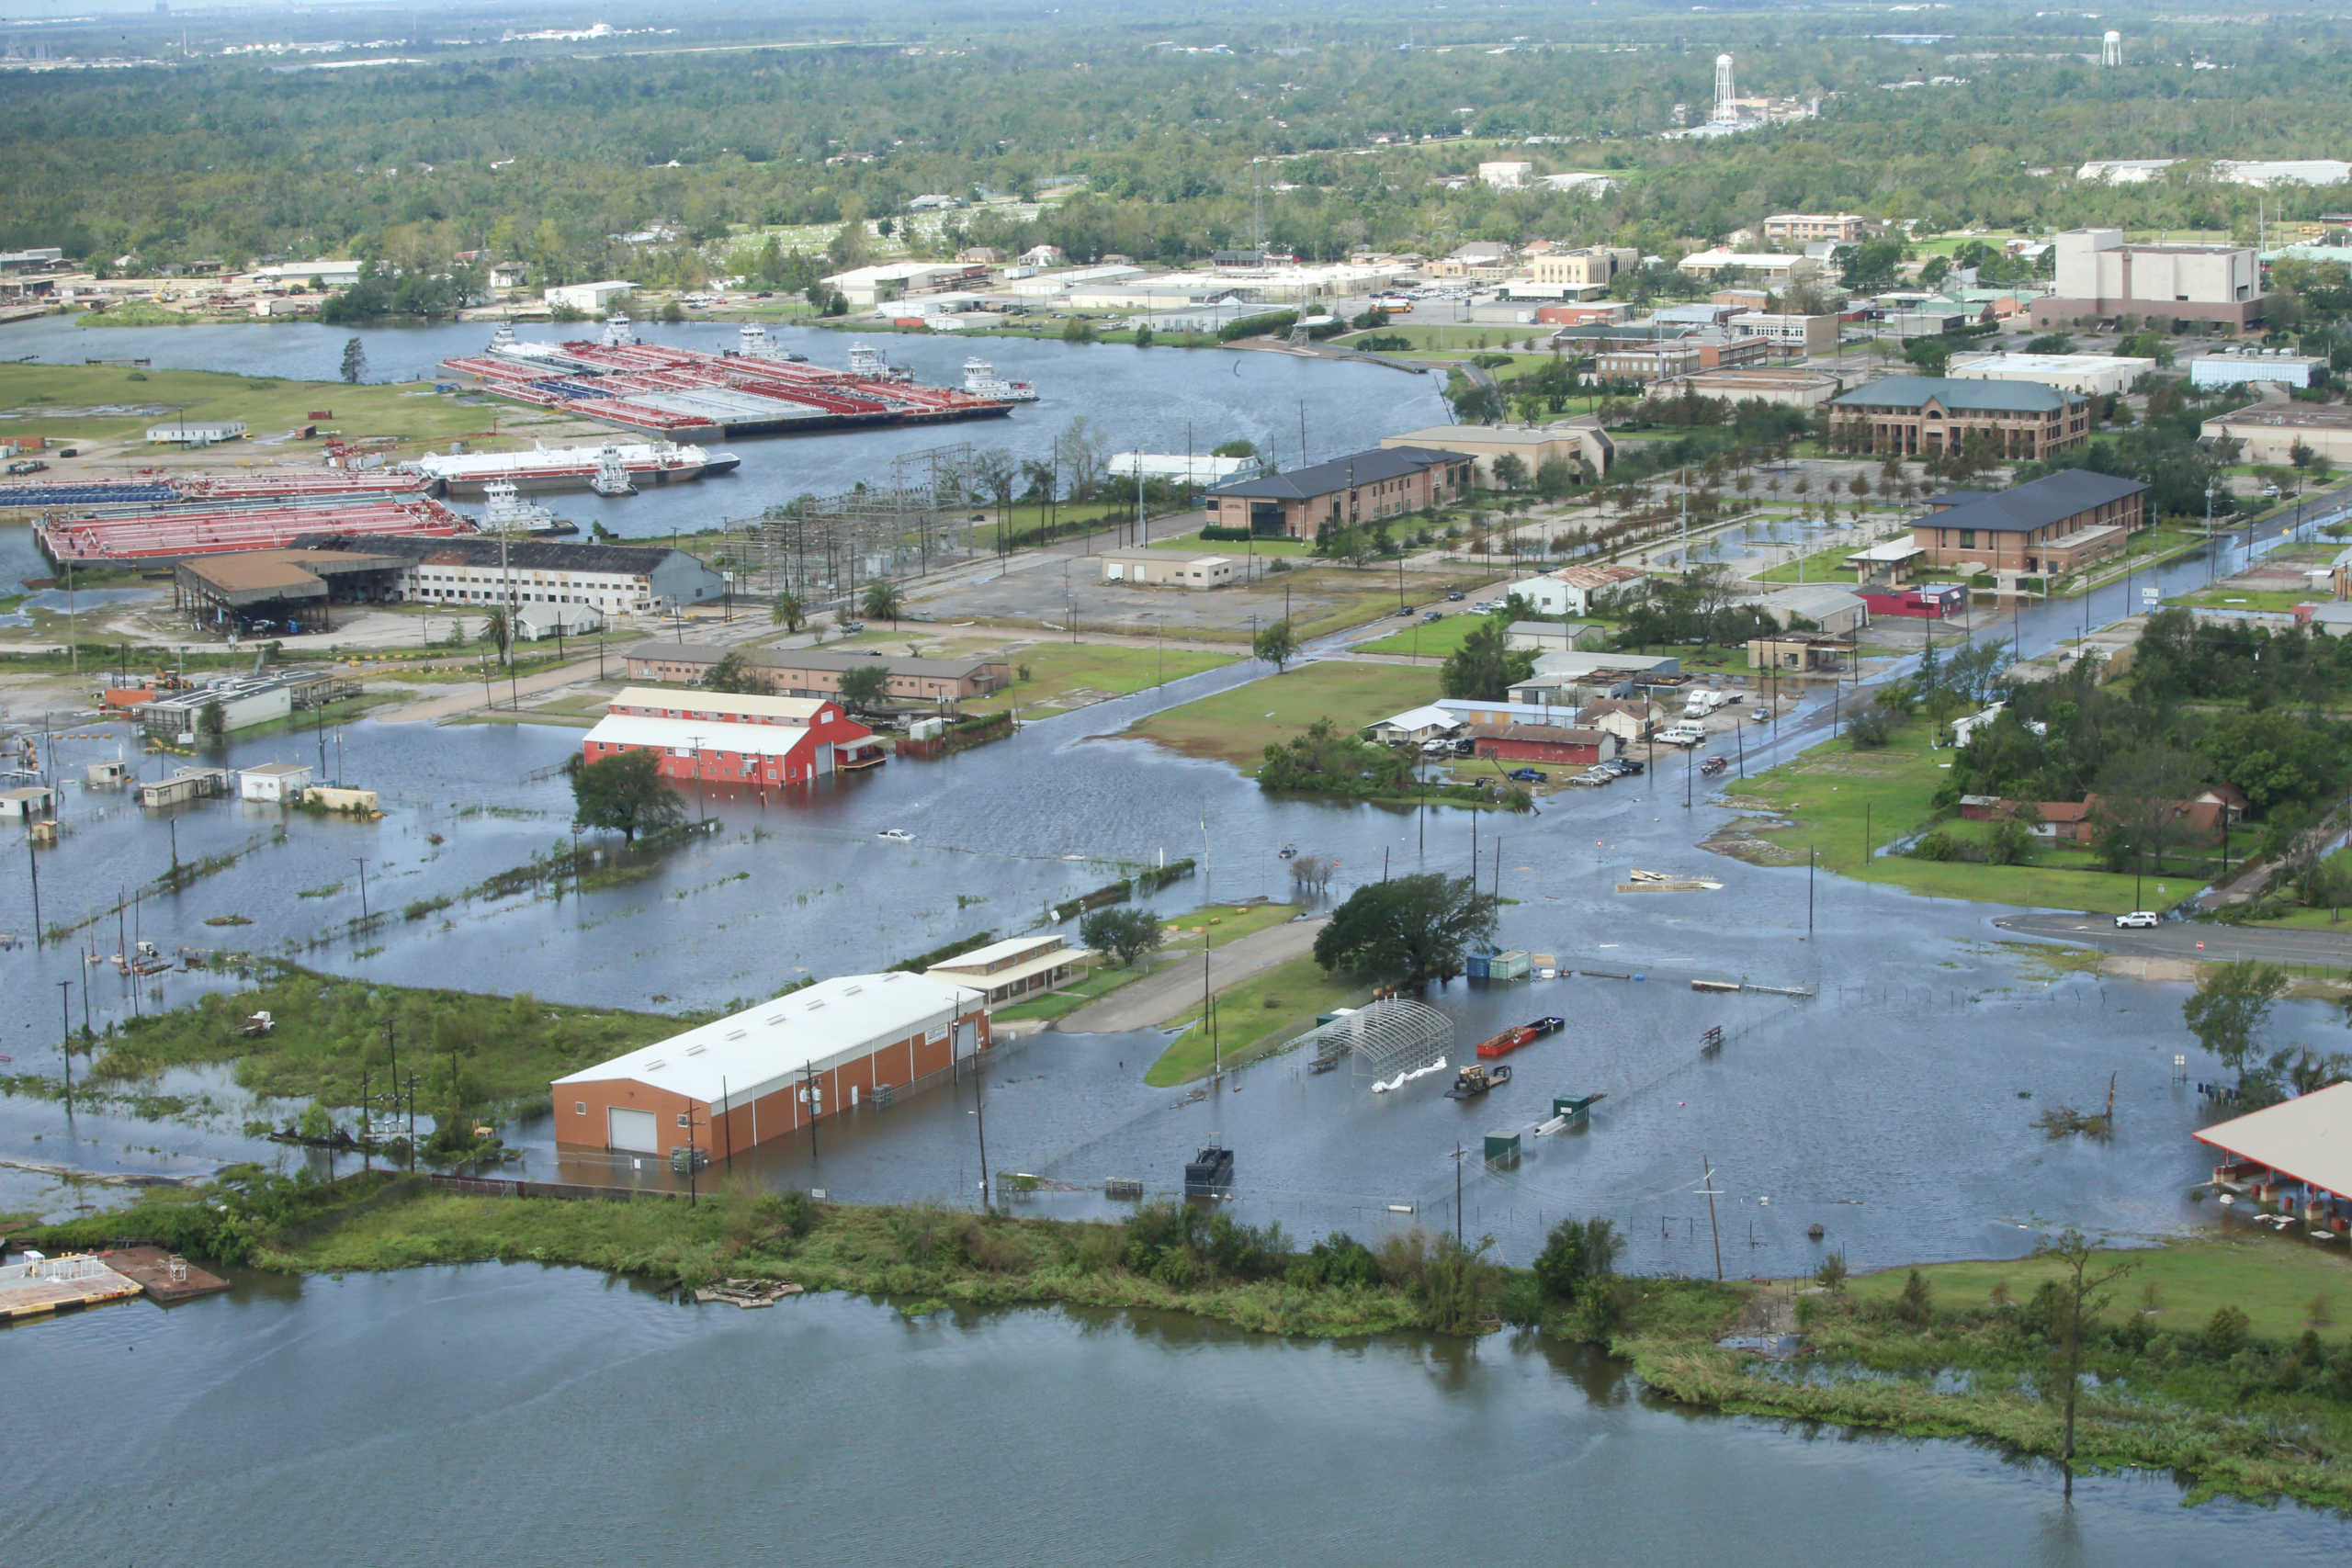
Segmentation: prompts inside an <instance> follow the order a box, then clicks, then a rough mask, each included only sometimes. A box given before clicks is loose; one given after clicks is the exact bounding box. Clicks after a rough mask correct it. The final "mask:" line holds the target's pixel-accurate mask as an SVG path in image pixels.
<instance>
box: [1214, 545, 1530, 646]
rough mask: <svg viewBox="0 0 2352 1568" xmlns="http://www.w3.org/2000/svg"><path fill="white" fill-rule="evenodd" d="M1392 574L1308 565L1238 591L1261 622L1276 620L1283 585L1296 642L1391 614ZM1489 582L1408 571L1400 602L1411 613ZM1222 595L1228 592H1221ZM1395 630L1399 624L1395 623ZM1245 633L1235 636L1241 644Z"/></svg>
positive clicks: (1474, 576)
mask: <svg viewBox="0 0 2352 1568" xmlns="http://www.w3.org/2000/svg"><path fill="white" fill-rule="evenodd" d="M1492 581H1494V572H1493V571H1491V570H1479V569H1477V568H1475V567H1466V566H1465V568H1464V570H1455V571H1451V572H1447V573H1444V574H1442V575H1441V574H1439V573H1436V572H1408V573H1406V574H1405V581H1404V600H1405V603H1406V604H1407V605H1408V607H1410V608H1412V609H1415V610H1419V609H1421V608H1423V607H1424V606H1427V605H1430V604H1441V603H1442V602H1444V599H1445V596H1446V593H1447V592H1449V591H1450V590H1453V589H1456V588H1458V589H1460V590H1462V591H1463V592H1465V593H1468V592H1475V591H1476V590H1480V589H1483V588H1485V587H1486V586H1487V584H1489V583H1491V582H1492ZM1285 583H1287V584H1288V585H1289V587H1290V590H1291V593H1290V595H1289V596H1288V597H1289V598H1290V600H1291V603H1292V606H1293V607H1292V609H1291V615H1292V616H1293V623H1292V629H1293V630H1295V632H1296V633H1297V634H1298V639H1299V640H1300V641H1301V642H1305V641H1307V640H1308V639H1310V638H1313V637H1324V636H1327V635H1329V633H1332V632H1336V631H1344V630H1346V629H1347V628H1348V627H1350V626H1362V625H1363V624H1364V623H1365V622H1366V621H1374V620H1378V619H1379V618H1380V617H1381V616H1382V615H1394V614H1396V610H1397V568H1396V567H1395V565H1393V564H1390V565H1387V566H1374V567H1366V568H1364V569H1363V570H1356V569H1355V568H1353V567H1346V566H1321V565H1317V566H1313V567H1309V568H1307V569H1306V570H1305V571H1304V572H1302V573H1296V574H1294V573H1277V574H1275V575H1273V576H1271V577H1263V578H1261V579H1259V580H1258V581H1256V582H1253V583H1251V584H1250V585H1249V586H1248V587H1246V588H1244V589H1242V590H1241V592H1243V593H1245V594H1247V595H1248V596H1249V598H1250V602H1251V603H1253V604H1262V605H1263V606H1265V608H1264V609H1263V610H1262V611H1261V613H1260V614H1261V619H1262V620H1264V621H1277V620H1280V619H1281V618H1282V615H1283V603H1284V599H1285V595H1284V593H1283V586H1284V584H1285ZM1223 592H1233V590H1231V589H1227V590H1224V591H1223ZM1307 594H1311V595H1313V596H1314V600H1313V601H1312V602H1310V603H1308V604H1297V602H1296V600H1297V597H1298V596H1300V595H1307ZM1398 625H1399V626H1402V625H1403V622H1402V621H1401V620H1400V621H1399V622H1398ZM1249 635H1250V634H1249V632H1248V630H1247V629H1246V628H1245V629H1244V630H1243V631H1242V632H1241V633H1240V637H1242V638H1243V639H1247V637H1249Z"/></svg>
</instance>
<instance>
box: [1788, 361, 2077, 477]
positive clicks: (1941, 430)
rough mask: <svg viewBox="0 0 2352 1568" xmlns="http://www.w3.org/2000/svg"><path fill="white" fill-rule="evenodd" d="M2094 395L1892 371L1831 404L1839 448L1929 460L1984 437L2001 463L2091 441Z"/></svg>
mask: <svg viewBox="0 0 2352 1568" xmlns="http://www.w3.org/2000/svg"><path fill="white" fill-rule="evenodd" d="M2090 432H2091V412H2090V402H2089V400H2087V399H2085V398H2082V397H2079V396H2077V395H2075V394H2074V393H2072V392H2064V391H2060V390H2059V389H2056V388H2054V387H2044V386H2041V385H2038V384H2036V383H2034V382H2030V381H1959V380H1953V379H1951V378H1949V377H1942V376H1890V377H1888V378H1886V379H1885V380H1883V381H1873V382H1871V384H1870V385H1869V386H1867V387H1857V388H1855V389H1853V390H1852V391H1850V392H1848V393H1846V394H1845V395H1844V396H1843V397H1840V398H1838V399H1836V400H1834V401H1832V402H1831V403H1830V405H1829V438H1830V444H1831V446H1833V447H1836V448H1838V449H1840V450H1844V451H1849V452H1856V453H1868V454H1870V455H1871V456H1872V457H1887V456H1890V455H1896V454H1899V455H1900V456H1903V457H1933V456H1935V455H1937V454H1938V453H1942V452H1952V451H1958V450H1960V449H1961V448H1962V446H1963V444H1965V443H1967V442H1968V441H1969V440H1970V439H1971V438H1973V437H1977V436H1980V435H1981V436H1982V437H1984V439H1985V443H1986V444H1989V447H1990V451H1989V456H1990V457H1992V458H1993V459H1994V460H1995V461H1998V462H2011V463H2014V462H2031V461H2034V460H2037V459H2039V458H2042V457H2050V456H2051V455H2052V454H2053V453H2057V452H2063V451H2064V450H2066V448H2068V447H2070V446H2080V445H2081V444H2082V443H2083V442H2085V441H2086V440H2088V439H2089V438H2090Z"/></svg>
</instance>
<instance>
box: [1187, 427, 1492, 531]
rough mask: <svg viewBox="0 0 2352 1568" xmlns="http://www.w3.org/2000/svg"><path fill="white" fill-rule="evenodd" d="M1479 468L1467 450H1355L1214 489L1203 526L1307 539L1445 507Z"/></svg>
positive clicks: (1466, 491) (1467, 490)
mask: <svg viewBox="0 0 2352 1568" xmlns="http://www.w3.org/2000/svg"><path fill="white" fill-rule="evenodd" d="M1475 469H1476V458H1474V457H1471V456H1470V455H1469V454H1468V453H1464V452H1440V451H1434V450H1431V449H1430V448H1428V447H1423V446H1394V447H1389V448H1386V449H1385V450H1376V451H1371V452H1358V453H1356V454H1354V455H1353V456H1352V457H1333V458H1331V459H1330V460H1329V462H1323V463H1316V464H1312V465H1310V466H1308V467H1306V468H1293V469H1292V470H1291V471H1290V472H1288V473H1286V474H1268V475H1265V476H1263V477H1262V478H1259V479H1230V480H1227V482H1226V483H1224V484H1221V485H1216V486H1215V487H1213V488H1212V489H1211V490H1210V491H1209V492H1208V521H1209V523H1210V524H1211V525H1213V526H1216V527H1219V528H1247V529H1249V530H1250V532H1251V533H1253V534H1257V535H1259V536H1273V537H1277V538H1289V539H1312V538H1314V537H1315V536H1316V534H1317V531H1318V530H1319V529H1321V528H1323V527H1324V526H1325V525H1331V526H1334V527H1351V526H1355V525H1361V524H1369V523H1378V522H1381V521H1383V520H1385V519H1387V518H1393V517H1402V516H1405V515H1406V514H1407V513H1414V512H1419V511H1421V510H1423V509H1424V508H1427V507H1433V506H1450V505H1452V504H1453V502H1457V501H1460V500H1461V499H1462V498H1463V497H1464V496H1466V495H1468V494H1469V493H1470V491H1471V489H1472V487H1473V486H1474V485H1475V484H1476V474H1475Z"/></svg>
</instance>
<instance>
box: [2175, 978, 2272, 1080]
mask: <svg viewBox="0 0 2352 1568" xmlns="http://www.w3.org/2000/svg"><path fill="white" fill-rule="evenodd" d="M2286 994H2287V972H2286V971H2285V970H2284V969H2281V968H2279V967H2278V965H2277V964H2264V963H2261V962H2260V961H2258V960H2256V959H2250V958H2249V959H2245V960H2242V961H2240V962H2238V963H2235V964H2211V965H2209V966H2208V967H2207V968H2206V970H2205V977H2204V978H2203V979H2201V980H2199V981H2198V983H2197V994H2196V995H2195V996H2193V997H2190V998H2188V1000H2187V1001H2185V1002H2183V1003H2181V1004H2180V1017H2181V1021H2182V1022H2183V1023H2186V1024H2187V1025H2188V1032H2190V1033H2191V1034H2194V1035H2195V1036H2197V1043H2199V1044H2200V1045H2202V1046H2204V1047H2205V1049H2207V1050H2208V1051H2211V1053H2213V1055H2216V1056H2219V1057H2220V1058H2221V1059H2222V1066H2226V1067H2228V1068H2229V1069H2230V1070H2231V1071H2233V1072H2235V1073H2238V1074H2241V1075H2243V1074H2244V1073H2245V1063H2246V1058H2247V1057H2248V1056H2249V1055H2253V1054H2254V1051H2255V1048H2256V1046H2257V1045H2258V1044H2259V1043H2260V1040H2259V1038H2258V1037H2259V1036H2260V1034H2261V1033H2262V1028H2263V1025H2264V1024H2266V1023H2267V1022H2268V1021H2269V1020H2270V1009H2271V1005H2272V1004H2273V1003H2275V1002H2277V1001H2278V998H2281V997H2283V996H2285V995H2286Z"/></svg>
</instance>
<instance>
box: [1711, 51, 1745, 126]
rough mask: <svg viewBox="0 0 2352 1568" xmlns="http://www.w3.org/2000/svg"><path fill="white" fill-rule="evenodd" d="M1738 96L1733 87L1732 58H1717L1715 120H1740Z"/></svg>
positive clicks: (1721, 56)
mask: <svg viewBox="0 0 2352 1568" xmlns="http://www.w3.org/2000/svg"><path fill="white" fill-rule="evenodd" d="M1738 96H1739V95H1738V94H1737V93H1736V92H1735V91H1734V90H1733V88H1732V85H1731V56H1730V55H1728V54H1718V55H1717V56H1715V118H1717V119H1719V120H1733V119H1737V118H1739V105H1738V103H1737V101H1736V100H1737V98H1738Z"/></svg>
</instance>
